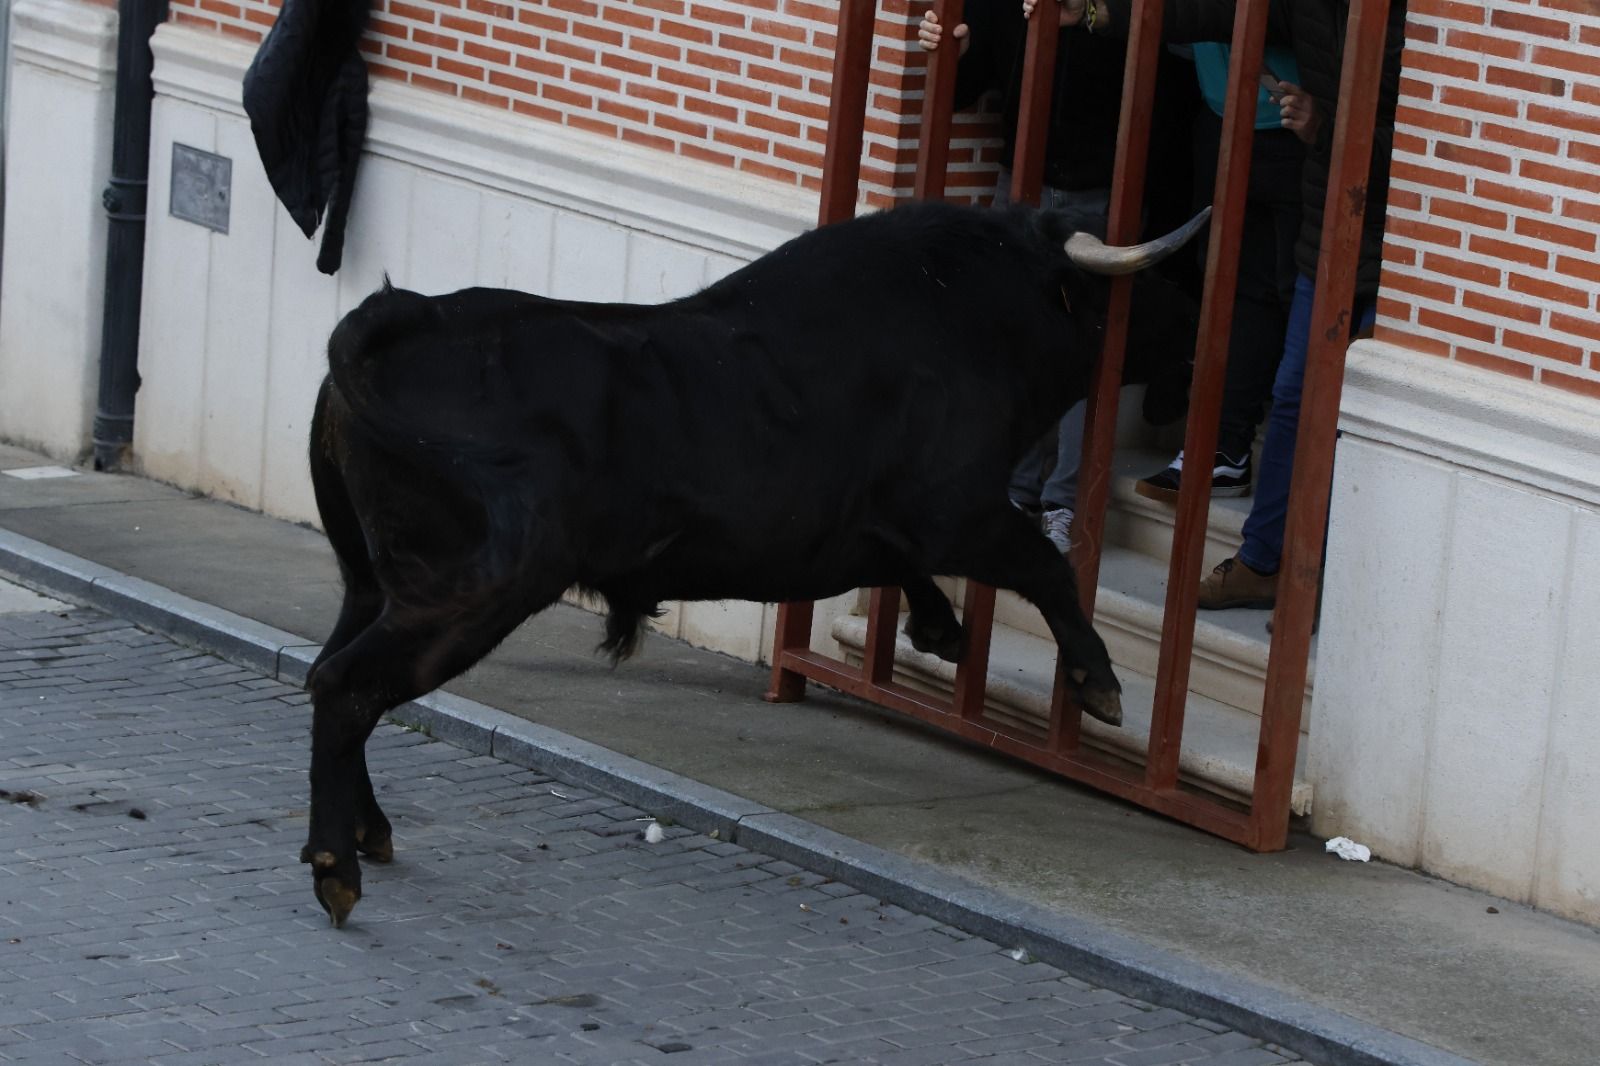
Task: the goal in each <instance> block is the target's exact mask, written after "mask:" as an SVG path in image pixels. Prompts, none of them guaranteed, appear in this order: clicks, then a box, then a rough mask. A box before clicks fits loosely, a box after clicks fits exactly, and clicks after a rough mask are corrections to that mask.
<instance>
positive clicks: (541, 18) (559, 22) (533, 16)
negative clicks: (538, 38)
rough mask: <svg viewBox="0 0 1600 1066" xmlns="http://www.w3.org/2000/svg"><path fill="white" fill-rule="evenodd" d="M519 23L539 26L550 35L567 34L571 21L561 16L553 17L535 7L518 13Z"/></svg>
mask: <svg viewBox="0 0 1600 1066" xmlns="http://www.w3.org/2000/svg"><path fill="white" fill-rule="evenodd" d="M517 21H518V22H520V23H522V24H523V25H524V26H537V27H538V28H539V29H541V30H545V31H546V32H549V33H566V32H567V28H568V26H570V25H571V23H570V22H569V20H567V19H564V18H562V17H560V16H559V15H551V14H549V13H548V12H545V11H541V10H539V9H538V8H534V7H525V8H522V9H521V10H520V11H518V12H517Z"/></svg>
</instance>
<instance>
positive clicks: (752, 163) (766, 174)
mask: <svg viewBox="0 0 1600 1066" xmlns="http://www.w3.org/2000/svg"><path fill="white" fill-rule="evenodd" d="M739 169H740V170H743V171H746V172H747V173H750V174H755V175H757V176H759V177H763V178H771V179H772V180H773V181H781V182H784V183H785V184H788V185H794V184H795V183H796V179H797V177H798V175H796V174H795V172H794V171H792V170H785V169H784V168H782V167H775V166H773V165H772V164H771V163H763V162H761V161H760V160H758V159H741V160H739Z"/></svg>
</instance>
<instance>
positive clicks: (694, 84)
mask: <svg viewBox="0 0 1600 1066" xmlns="http://www.w3.org/2000/svg"><path fill="white" fill-rule="evenodd" d="M657 77H659V78H660V79H661V80H662V81H664V82H668V83H670V84H672V85H681V86H682V87H683V88H685V89H693V90H695V91H696V92H702V93H708V92H710V91H711V79H710V78H708V77H705V76H704V75H702V74H691V73H689V72H688V71H685V70H675V69H673V68H672V67H662V68H661V70H660V71H659V72H658V73H657Z"/></svg>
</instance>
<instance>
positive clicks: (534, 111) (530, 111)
mask: <svg viewBox="0 0 1600 1066" xmlns="http://www.w3.org/2000/svg"><path fill="white" fill-rule="evenodd" d="M511 110H513V111H515V112H516V113H517V114H519V115H532V116H533V117H534V118H539V119H543V120H544V121H546V122H560V121H561V119H562V118H563V117H564V116H563V115H562V114H561V112H559V111H557V110H556V109H555V108H553V107H545V106H544V105H543V104H536V103H534V102H533V101H531V100H517V99H514V100H512V101H511Z"/></svg>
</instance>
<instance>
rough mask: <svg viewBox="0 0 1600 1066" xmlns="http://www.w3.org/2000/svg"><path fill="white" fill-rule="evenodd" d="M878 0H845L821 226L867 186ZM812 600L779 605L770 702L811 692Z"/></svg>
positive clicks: (849, 209)
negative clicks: (801, 669)
mask: <svg viewBox="0 0 1600 1066" xmlns="http://www.w3.org/2000/svg"><path fill="white" fill-rule="evenodd" d="M876 17H877V0H841V3H840V5H839V39H838V43H837V45H836V47H835V51H834V57H833V87H832V102H831V104H830V106H829V108H828V143H827V146H826V148H825V149H824V152H823V157H822V197H821V206H820V208H819V209H818V217H817V223H818V225H823V226H825V225H827V224H828V223H830V222H839V221H842V220H844V219H847V218H851V217H854V215H855V213H856V199H857V197H858V195H859V192H860V185H861V142H862V138H863V134H864V132H865V128H866V119H867V80H868V75H869V73H870V72H871V67H872V33H873V22H874V20H875V19H876ZM811 616H812V604H811V603H810V602H809V601H806V602H795V603H784V604H780V605H779V606H778V622H777V633H776V636H775V637H774V639H773V649H772V684H771V687H770V688H769V689H768V690H767V694H766V699H767V701H768V702H769V703H789V702H793V701H794V700H798V699H800V698H801V697H802V696H804V695H805V685H806V681H805V677H804V676H803V675H801V674H799V673H796V672H795V671H793V670H789V669H787V668H786V667H785V665H784V656H785V654H786V653H788V652H790V651H794V650H800V651H803V650H805V649H807V648H809V647H810V646H811Z"/></svg>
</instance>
